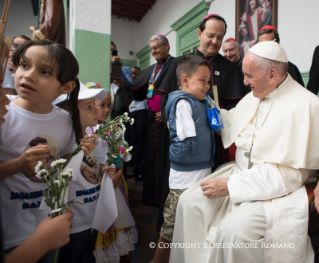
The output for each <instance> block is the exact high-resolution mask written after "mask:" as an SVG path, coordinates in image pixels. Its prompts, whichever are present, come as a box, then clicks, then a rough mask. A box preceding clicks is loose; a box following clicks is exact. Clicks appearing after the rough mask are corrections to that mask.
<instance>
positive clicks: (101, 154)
mask: <svg viewBox="0 0 319 263" xmlns="http://www.w3.org/2000/svg"><path fill="white" fill-rule="evenodd" d="M106 151H107V146H106V142H105V141H103V140H101V142H100V143H99V144H98V145H97V146H96V148H95V150H94V151H93V152H92V153H91V154H90V157H89V158H87V157H85V156H84V157H83V159H84V158H87V159H88V160H87V163H86V162H84V161H82V164H81V169H80V170H81V173H80V175H79V176H78V178H77V180H76V181H72V182H71V183H70V184H69V201H71V200H75V201H78V202H80V203H81V204H79V203H76V204H73V205H72V206H70V207H71V209H72V211H73V214H74V217H73V219H72V224H73V227H72V228H71V233H72V234H75V233H79V232H81V231H84V230H87V229H90V228H91V227H92V222H93V217H94V213H95V208H96V204H97V200H98V198H99V193H100V187H101V185H100V176H101V175H100V164H104V165H105V163H106V159H107V156H106ZM88 163H89V164H88ZM90 176H93V177H95V178H96V179H97V183H93V182H92V181H90V182H89V181H88V180H87V179H86V178H88V177H90ZM95 178H94V179H95ZM89 180H90V179H89ZM82 204H83V205H82Z"/></svg>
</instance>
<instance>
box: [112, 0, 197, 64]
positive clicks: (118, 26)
mask: <svg viewBox="0 0 319 263" xmlns="http://www.w3.org/2000/svg"><path fill="white" fill-rule="evenodd" d="M200 1H201V0H173V1H172V0H157V1H156V3H155V5H154V6H153V7H152V8H151V9H150V10H149V11H148V13H147V14H146V15H145V16H144V17H143V19H142V21H141V22H140V23H137V22H131V21H128V20H123V19H117V18H115V17H112V33H111V38H112V40H113V41H114V42H115V44H116V45H117V48H118V50H119V55H120V57H121V58H125V59H135V58H136V56H135V54H136V53H137V52H138V51H140V50H141V49H142V48H144V47H145V46H146V45H148V44H149V39H150V37H151V36H153V35H155V34H163V35H165V36H166V37H167V38H168V41H169V43H170V46H171V50H170V54H171V55H172V56H175V55H176V32H175V31H171V30H172V29H171V27H170V25H171V24H173V23H174V22H175V21H177V20H178V19H179V18H180V17H182V16H183V15H184V14H185V13H187V12H188V11H189V10H190V9H192V8H193V7H194V6H195V5H197V4H198V3H199V2H200ZM130 23H131V24H132V27H130ZM129 50H132V51H133V52H134V56H129V55H128V51H129ZM153 63H155V60H154V58H153V57H151V64H153Z"/></svg>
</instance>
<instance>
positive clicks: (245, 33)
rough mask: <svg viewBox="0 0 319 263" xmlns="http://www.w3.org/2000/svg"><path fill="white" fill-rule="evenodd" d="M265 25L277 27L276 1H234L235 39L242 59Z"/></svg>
mask: <svg viewBox="0 0 319 263" xmlns="http://www.w3.org/2000/svg"><path fill="white" fill-rule="evenodd" d="M265 25H271V26H274V27H277V0H236V39H237V40H238V42H239V44H240V46H241V56H242V57H243V56H244V55H245V53H246V52H247V51H248V49H249V48H250V47H252V46H253V45H255V44H256V43H257V34H258V31H259V30H260V29H261V28H262V27H264V26H265Z"/></svg>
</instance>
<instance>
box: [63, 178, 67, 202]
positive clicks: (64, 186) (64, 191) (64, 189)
mask: <svg viewBox="0 0 319 263" xmlns="http://www.w3.org/2000/svg"><path fill="white" fill-rule="evenodd" d="M66 187H67V185H65V184H64V183H63V197H62V205H64V198H65V194H66Z"/></svg>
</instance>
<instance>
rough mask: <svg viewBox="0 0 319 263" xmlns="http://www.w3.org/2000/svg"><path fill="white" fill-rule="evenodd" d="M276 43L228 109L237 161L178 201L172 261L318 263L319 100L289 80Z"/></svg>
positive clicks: (258, 58) (254, 54)
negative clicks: (312, 213)
mask: <svg viewBox="0 0 319 263" xmlns="http://www.w3.org/2000/svg"><path fill="white" fill-rule="evenodd" d="M287 67H288V59H287V56H286V53H285V51H284V50H283V48H282V47H281V46H280V45H279V44H277V43H276V42H273V41H265V42H260V43H258V44H256V45H255V46H253V47H252V48H250V49H249V52H247V54H246V56H245V57H244V60H243V72H244V75H245V77H244V83H245V85H250V88H251V91H252V92H250V93H249V94H247V95H246V96H245V97H244V98H243V99H242V100H241V101H240V102H239V103H238V104H237V106H236V107H235V108H233V109H232V110H230V111H226V110H221V112H222V119H223V122H224V129H223V130H222V131H221V134H222V140H223V144H224V147H225V148H228V147H229V146H230V145H231V144H232V143H235V144H236V146H237V151H236V158H235V162H232V163H228V164H225V165H223V166H221V167H220V168H219V169H218V170H217V171H216V172H215V173H213V174H211V175H210V176H208V177H206V178H205V179H204V180H202V181H200V182H198V183H196V184H195V185H194V186H192V187H190V188H189V189H188V190H187V191H185V192H184V193H183V194H182V195H181V197H180V199H179V202H178V207H177V213H176V223H175V230H174V236H173V243H172V246H171V247H172V251H171V256H170V262H173V263H175V262H176V263H180V262H183V263H194V262H200V263H204V262H210V263H212V262H216V263H233V262H236V263H250V262H251V263H258V262H265V263H279V262H280V263H283V262H287V263H288V262H289V263H301V262H307V263H308V262H314V253H313V249H312V246H311V243H310V240H309V237H308V236H307V229H308V199H307V194H306V190H305V187H304V184H305V182H306V181H307V182H308V181H311V179H313V176H314V173H315V170H316V169H319V137H318V134H319V121H318V114H319V98H318V97H317V96H315V95H314V94H312V93H311V92H309V91H308V90H306V89H305V88H303V87H302V86H300V85H299V84H298V83H297V82H296V81H294V80H293V79H292V78H291V76H290V75H289V74H288V73H287Z"/></svg>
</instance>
